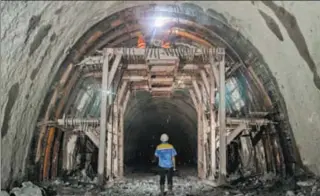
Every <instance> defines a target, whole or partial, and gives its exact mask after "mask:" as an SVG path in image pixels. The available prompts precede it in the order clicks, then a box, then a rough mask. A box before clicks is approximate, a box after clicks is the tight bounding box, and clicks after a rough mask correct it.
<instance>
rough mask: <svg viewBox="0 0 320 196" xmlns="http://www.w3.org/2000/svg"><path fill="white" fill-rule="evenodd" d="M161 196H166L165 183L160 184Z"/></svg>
mask: <svg viewBox="0 0 320 196" xmlns="http://www.w3.org/2000/svg"><path fill="white" fill-rule="evenodd" d="M160 196H164V185H160Z"/></svg>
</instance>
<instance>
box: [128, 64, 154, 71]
mask: <svg viewBox="0 0 320 196" xmlns="http://www.w3.org/2000/svg"><path fill="white" fill-rule="evenodd" d="M148 68H149V67H148V65H146V64H128V66H127V70H147V69H148Z"/></svg>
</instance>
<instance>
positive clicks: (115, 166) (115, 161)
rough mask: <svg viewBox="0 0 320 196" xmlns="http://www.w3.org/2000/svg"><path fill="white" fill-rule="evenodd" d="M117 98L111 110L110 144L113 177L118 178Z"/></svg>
mask: <svg viewBox="0 0 320 196" xmlns="http://www.w3.org/2000/svg"><path fill="white" fill-rule="evenodd" d="M117 99H118V97H116V100H115V102H114V106H113V108H114V110H113V123H112V124H113V126H112V132H113V134H112V135H113V144H112V161H113V176H114V177H116V178H117V177H118V167H119V165H118V136H119V134H118V131H119V130H118V124H119V118H118V101H117Z"/></svg>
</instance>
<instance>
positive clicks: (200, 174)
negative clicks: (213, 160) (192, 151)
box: [197, 102, 203, 179]
mask: <svg viewBox="0 0 320 196" xmlns="http://www.w3.org/2000/svg"><path fill="white" fill-rule="evenodd" d="M197 114H198V123H197V124H198V126H197V129H198V130H197V132H198V134H197V138H198V143H197V147H198V153H197V154H198V158H197V160H198V161H197V163H198V177H199V178H200V179H203V146H202V145H201V143H202V139H201V138H202V125H203V124H202V118H201V116H202V107H201V102H200V103H199V104H198V105H197Z"/></svg>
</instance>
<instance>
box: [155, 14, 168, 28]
mask: <svg viewBox="0 0 320 196" xmlns="http://www.w3.org/2000/svg"><path fill="white" fill-rule="evenodd" d="M167 20H168V18H165V17H161V16H160V17H157V18H156V19H155V21H154V26H155V27H162V26H163V25H164V24H165V23H166V21H167Z"/></svg>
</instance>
